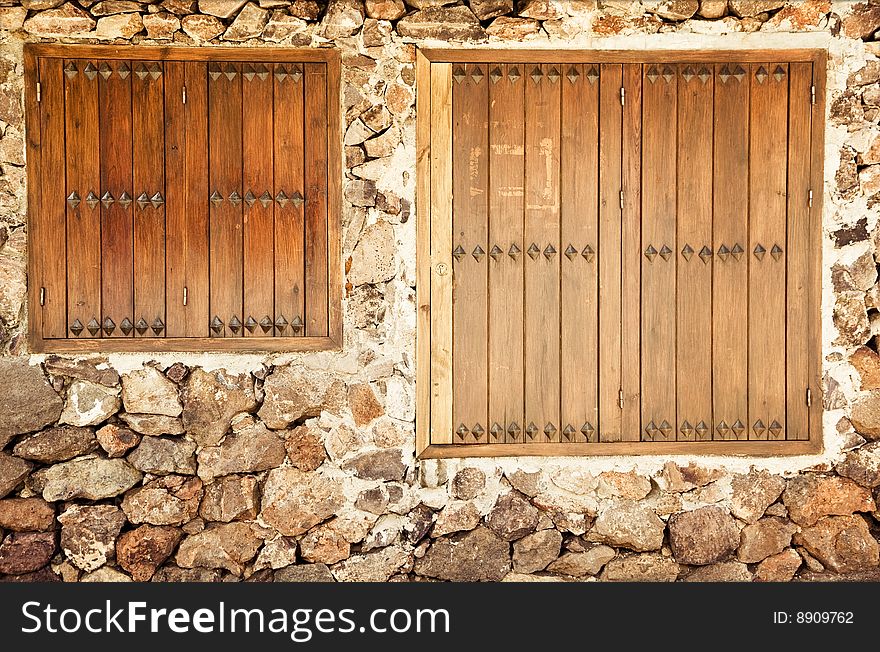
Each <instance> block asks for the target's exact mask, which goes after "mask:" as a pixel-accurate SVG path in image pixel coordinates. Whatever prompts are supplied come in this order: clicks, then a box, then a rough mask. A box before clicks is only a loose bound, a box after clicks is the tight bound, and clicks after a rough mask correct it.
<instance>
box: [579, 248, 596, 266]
mask: <svg viewBox="0 0 880 652" xmlns="http://www.w3.org/2000/svg"><path fill="white" fill-rule="evenodd" d="M595 255H596V252H594V251H593V248H592V247H591V246H590V245H587V246H586V247H584V250H583V251H582V252H581V256H583V257H584V258H585V259H586V261H587V262H588V263H592V262H593V258H594V257H595Z"/></svg>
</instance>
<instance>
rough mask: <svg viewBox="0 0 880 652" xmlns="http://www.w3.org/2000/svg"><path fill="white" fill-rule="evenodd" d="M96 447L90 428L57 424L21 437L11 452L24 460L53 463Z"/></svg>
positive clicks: (93, 434) (70, 458)
mask: <svg viewBox="0 0 880 652" xmlns="http://www.w3.org/2000/svg"><path fill="white" fill-rule="evenodd" d="M97 448H98V441H97V439H96V438H95V433H94V432H93V431H92V429H91V428H78V427H76V426H59V427H57V428H49V429H48V430H44V431H42V432H38V433H36V434H33V435H30V436H28V437H26V438H25V439H22V440H21V441H19V442H18V443H17V444H16V445H15V448H14V449H13V451H12V452H13V453H14V454H15V455H16V456H17V457H22V458H24V459H26V460H32V461H34V462H40V463H42V464H55V463H57V462H66V461H67V460H72V459H73V458H74V457H79V456H80V455H86V454H88V453H92V452H94V451H95V449H97Z"/></svg>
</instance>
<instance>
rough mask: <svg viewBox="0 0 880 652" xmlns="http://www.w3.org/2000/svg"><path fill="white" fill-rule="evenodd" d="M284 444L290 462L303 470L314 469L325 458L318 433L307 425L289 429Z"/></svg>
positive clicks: (325, 452)
mask: <svg viewBox="0 0 880 652" xmlns="http://www.w3.org/2000/svg"><path fill="white" fill-rule="evenodd" d="M284 446H285V448H286V449H287V459H288V460H290V463H291V464H292V465H293V466H295V467H296V468H298V469H302V470H303V471H314V470H315V469H317V468H318V467H319V466H321V464H323V463H324V460H325V459H327V451H326V450H324V443H323V441H322V440H321V437H320V435H319V434H318V432H315V429H313V428H311V427H309V426H307V425H303V426H299V427H298V428H294V429H293V430H291V431H290V432H289V433H288V434H287V437H286V438H285V440H284Z"/></svg>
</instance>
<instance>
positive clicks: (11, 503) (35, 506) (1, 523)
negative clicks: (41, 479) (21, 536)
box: [0, 498, 55, 532]
mask: <svg viewBox="0 0 880 652" xmlns="http://www.w3.org/2000/svg"><path fill="white" fill-rule="evenodd" d="M54 524H55V508H54V507H53V506H52V505H51V504H50V503H47V502H46V501H45V500H43V499H42V498H8V499H6V500H0V529H4V530H12V531H13V532H40V531H43V530H51V529H52V526H53V525H54Z"/></svg>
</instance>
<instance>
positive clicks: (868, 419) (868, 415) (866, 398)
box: [849, 390, 880, 440]
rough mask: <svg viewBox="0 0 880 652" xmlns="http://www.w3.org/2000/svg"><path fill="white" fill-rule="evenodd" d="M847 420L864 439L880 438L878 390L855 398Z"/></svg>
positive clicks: (879, 399) (879, 392)
mask: <svg viewBox="0 0 880 652" xmlns="http://www.w3.org/2000/svg"><path fill="white" fill-rule="evenodd" d="M849 420H850V421H851V422H852V425H853V428H855V429H856V432H857V433H859V434H860V435H862V436H863V437H864V438H865V439H871V440H875V439H880V390H873V391H871V392H868V393H867V394H865V395H863V396H861V397H859V398H857V399H856V400H855V401H854V402H853V405H852V410H851V412H850V417H849Z"/></svg>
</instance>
